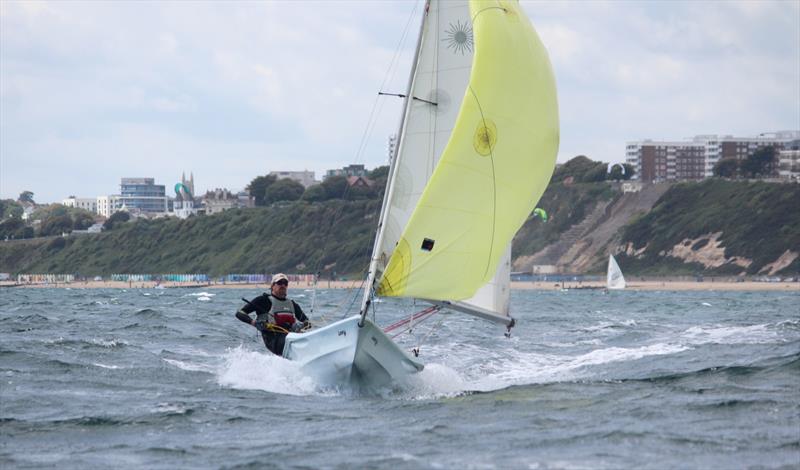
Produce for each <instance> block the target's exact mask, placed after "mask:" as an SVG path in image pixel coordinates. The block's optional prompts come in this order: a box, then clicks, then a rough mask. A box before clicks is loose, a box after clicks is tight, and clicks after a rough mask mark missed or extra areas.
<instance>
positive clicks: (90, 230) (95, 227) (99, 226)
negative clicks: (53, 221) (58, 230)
mask: <svg viewBox="0 0 800 470" xmlns="http://www.w3.org/2000/svg"><path fill="white" fill-rule="evenodd" d="M102 231H103V224H93V225H92V226H91V227H89V228H87V229H86V230H73V231H72V232H71V233H72V235H81V234H92V233H100V232H102Z"/></svg>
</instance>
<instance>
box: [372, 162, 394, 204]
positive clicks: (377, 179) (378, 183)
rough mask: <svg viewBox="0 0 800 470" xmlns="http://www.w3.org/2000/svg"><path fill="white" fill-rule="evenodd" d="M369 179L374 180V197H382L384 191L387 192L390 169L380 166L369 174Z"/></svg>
mask: <svg viewBox="0 0 800 470" xmlns="http://www.w3.org/2000/svg"><path fill="white" fill-rule="evenodd" d="M369 179H371V180H372V182H373V185H372V192H373V197H382V196H383V191H385V190H386V183H387V181H388V180H389V167H388V166H386V165H384V166H379V167H377V168H375V169H374V170H372V171H371V172H370V173H369Z"/></svg>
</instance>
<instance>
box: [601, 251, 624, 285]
mask: <svg viewBox="0 0 800 470" xmlns="http://www.w3.org/2000/svg"><path fill="white" fill-rule="evenodd" d="M625 285H626V284H625V276H623V275H622V270H621V269H619V265H618V264H617V260H616V259H614V255H608V275H607V276H606V287H607V288H608V289H624V288H625Z"/></svg>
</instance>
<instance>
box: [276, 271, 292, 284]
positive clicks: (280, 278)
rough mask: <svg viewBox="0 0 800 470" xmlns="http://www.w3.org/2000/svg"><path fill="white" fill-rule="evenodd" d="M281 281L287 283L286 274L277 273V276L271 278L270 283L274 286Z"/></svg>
mask: <svg viewBox="0 0 800 470" xmlns="http://www.w3.org/2000/svg"><path fill="white" fill-rule="evenodd" d="M281 280H284V281H286V282H289V278H288V277H286V274H283V273H278V274H276V275H274V276H272V283H273V284H275V283H276V282H278V281H281Z"/></svg>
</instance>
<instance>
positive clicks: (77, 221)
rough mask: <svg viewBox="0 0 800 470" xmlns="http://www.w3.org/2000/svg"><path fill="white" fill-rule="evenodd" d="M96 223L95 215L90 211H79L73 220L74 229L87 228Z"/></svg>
mask: <svg viewBox="0 0 800 470" xmlns="http://www.w3.org/2000/svg"><path fill="white" fill-rule="evenodd" d="M92 225H94V217H92V215H91V214H90V213H89V212H88V211H80V212H77V213H76V214H75V216H74V218H73V221H72V229H73V230H86V229H87V228H89V227H91V226H92Z"/></svg>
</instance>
